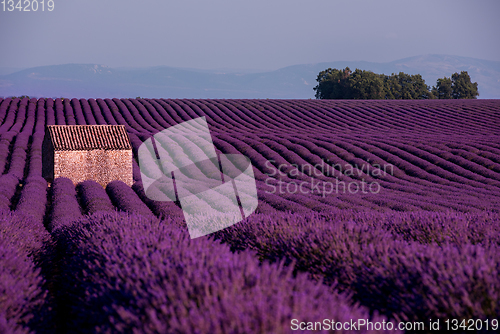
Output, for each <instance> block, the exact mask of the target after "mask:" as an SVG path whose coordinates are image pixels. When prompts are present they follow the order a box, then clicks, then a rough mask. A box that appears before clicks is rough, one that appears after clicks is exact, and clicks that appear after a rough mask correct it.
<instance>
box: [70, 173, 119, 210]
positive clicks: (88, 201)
mask: <svg viewBox="0 0 500 334" xmlns="http://www.w3.org/2000/svg"><path fill="white" fill-rule="evenodd" d="M77 191H78V193H79V195H80V199H81V202H82V206H83V207H84V208H85V213H88V214H92V213H97V212H113V211H115V207H114V206H113V203H111V200H110V199H109V196H108V195H107V194H106V191H105V190H104V188H103V187H102V186H101V185H100V184H99V183H97V182H96V181H93V180H87V181H83V182H81V183H79V184H78V185H77Z"/></svg>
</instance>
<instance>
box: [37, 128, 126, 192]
mask: <svg viewBox="0 0 500 334" xmlns="http://www.w3.org/2000/svg"><path fill="white" fill-rule="evenodd" d="M42 157H43V171H42V172H43V177H44V178H45V179H46V180H47V181H48V182H50V183H52V182H53V180H54V179H56V178H58V177H67V178H69V179H71V180H72V181H73V183H74V184H75V185H76V184H78V183H80V182H82V181H85V180H94V181H96V182H98V183H99V184H101V185H102V186H103V187H106V185H107V184H108V183H109V182H111V181H114V180H121V181H123V182H125V183H126V184H128V185H132V183H133V179H132V159H133V156H132V147H131V145H130V140H129V138H128V135H127V131H126V130H125V126H124V125H48V126H47V127H46V130H45V137H44V141H43V147H42Z"/></svg>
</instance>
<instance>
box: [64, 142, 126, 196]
mask: <svg viewBox="0 0 500 334" xmlns="http://www.w3.org/2000/svg"><path fill="white" fill-rule="evenodd" d="M58 177H67V178H69V179H71V180H72V181H73V183H74V184H75V185H76V184H78V183H80V182H82V181H85V180H94V181H96V182H98V183H99V184H100V185H102V186H103V187H106V185H107V184H108V183H109V182H111V181H114V180H121V181H123V182H125V183H126V184H128V185H129V186H131V185H132V183H133V179H132V151H131V150H90V151H55V152H54V179H55V178H58Z"/></svg>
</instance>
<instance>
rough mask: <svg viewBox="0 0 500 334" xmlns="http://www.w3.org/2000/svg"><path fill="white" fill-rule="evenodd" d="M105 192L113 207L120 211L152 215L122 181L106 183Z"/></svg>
mask: <svg viewBox="0 0 500 334" xmlns="http://www.w3.org/2000/svg"><path fill="white" fill-rule="evenodd" d="M106 192H107V193H108V195H109V198H110V199H111V201H112V202H113V203H114V205H115V206H116V207H117V208H118V209H120V210H121V211H125V212H129V213H135V214H138V215H145V216H147V215H152V214H153V213H152V212H151V210H149V208H148V207H147V206H146V204H144V202H143V201H141V199H140V198H139V196H137V194H136V193H135V192H134V191H133V190H132V188H130V187H129V186H128V185H126V184H125V183H124V182H123V181H119V180H116V181H112V182H110V183H108V185H107V186H106Z"/></svg>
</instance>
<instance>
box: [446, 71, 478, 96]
mask: <svg viewBox="0 0 500 334" xmlns="http://www.w3.org/2000/svg"><path fill="white" fill-rule="evenodd" d="M451 81H452V96H453V98H454V99H475V98H477V96H478V95H479V92H478V90H477V82H474V83H472V82H471V80H470V76H469V74H468V73H467V71H462V72H460V74H458V73H456V72H455V73H453V75H452V76H451Z"/></svg>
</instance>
